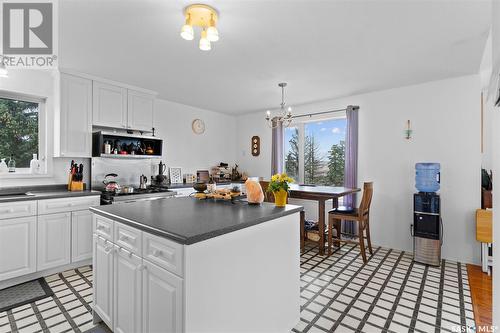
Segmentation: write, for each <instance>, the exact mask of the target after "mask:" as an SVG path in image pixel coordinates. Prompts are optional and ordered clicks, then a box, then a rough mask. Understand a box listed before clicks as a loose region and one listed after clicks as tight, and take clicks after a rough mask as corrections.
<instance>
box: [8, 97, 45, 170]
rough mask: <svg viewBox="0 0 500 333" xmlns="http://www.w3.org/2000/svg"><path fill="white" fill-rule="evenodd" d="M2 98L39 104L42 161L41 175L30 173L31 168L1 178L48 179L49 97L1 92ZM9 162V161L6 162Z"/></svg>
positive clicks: (40, 159) (40, 157) (40, 158)
mask: <svg viewBox="0 0 500 333" xmlns="http://www.w3.org/2000/svg"><path fill="white" fill-rule="evenodd" d="M0 98H5V99H12V100H21V101H26V102H31V103H38V160H39V161H40V173H39V174H32V173H30V168H29V167H27V168H17V167H16V172H13V173H5V174H0V178H7V179H9V178H39V177H47V175H48V167H47V141H48V140H47V134H48V131H47V112H46V104H47V97H42V96H35V95H29V94H24V93H18V92H13V91H6V90H0ZM6 162H7V161H6Z"/></svg>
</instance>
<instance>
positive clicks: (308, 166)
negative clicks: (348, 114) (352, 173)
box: [285, 128, 345, 186]
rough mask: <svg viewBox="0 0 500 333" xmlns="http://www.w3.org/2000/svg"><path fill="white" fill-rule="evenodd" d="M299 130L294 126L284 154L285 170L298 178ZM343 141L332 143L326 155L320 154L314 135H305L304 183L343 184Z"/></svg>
mask: <svg viewBox="0 0 500 333" xmlns="http://www.w3.org/2000/svg"><path fill="white" fill-rule="evenodd" d="M298 137H299V131H298V129H297V128H295V130H294V132H293V133H292V136H291V138H290V140H289V145H290V148H289V150H288V152H287V154H286V156H285V172H286V173H287V174H288V175H289V176H290V177H292V178H294V179H295V180H298V179H299V139H298ZM344 164H345V141H340V142H339V143H338V144H334V145H332V147H331V148H330V150H329V151H328V154H327V156H326V157H325V156H322V155H321V152H320V147H319V145H318V143H317V141H316V139H315V137H314V135H307V136H306V137H305V143H304V183H306V184H316V185H332V186H343V184H344Z"/></svg>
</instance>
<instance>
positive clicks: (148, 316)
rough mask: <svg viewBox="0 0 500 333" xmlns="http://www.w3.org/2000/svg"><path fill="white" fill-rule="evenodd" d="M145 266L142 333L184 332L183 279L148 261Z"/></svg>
mask: <svg viewBox="0 0 500 333" xmlns="http://www.w3.org/2000/svg"><path fill="white" fill-rule="evenodd" d="M143 264H144V274H143V288H142V292H143V298H142V321H143V328H142V332H143V333H153V332H182V331H183V321H182V320H183V319H182V317H183V301H182V299H183V289H182V279H181V278H179V277H177V276H175V275H174V274H172V273H170V272H168V271H167V270H165V269H163V268H160V267H158V266H156V265H155V264H153V263H150V262H148V261H147V260H143Z"/></svg>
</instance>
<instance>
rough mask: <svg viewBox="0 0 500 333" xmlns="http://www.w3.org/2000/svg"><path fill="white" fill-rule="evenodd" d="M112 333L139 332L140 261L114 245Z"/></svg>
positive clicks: (140, 302)
mask: <svg viewBox="0 0 500 333" xmlns="http://www.w3.org/2000/svg"><path fill="white" fill-rule="evenodd" d="M114 248H115V251H114V254H113V257H114V259H113V261H114V268H113V276H114V277H113V281H114V283H113V288H114V290H113V295H114V296H113V300H114V302H113V324H114V327H113V332H115V333H135V332H141V327H142V313H141V309H142V271H143V266H142V259H141V258H140V257H138V256H136V255H135V254H132V252H129V251H127V250H125V249H123V248H120V247H118V246H117V245H114Z"/></svg>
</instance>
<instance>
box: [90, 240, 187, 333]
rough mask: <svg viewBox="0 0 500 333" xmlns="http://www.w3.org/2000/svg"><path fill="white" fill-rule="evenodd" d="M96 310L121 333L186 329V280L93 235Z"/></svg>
mask: <svg viewBox="0 0 500 333" xmlns="http://www.w3.org/2000/svg"><path fill="white" fill-rule="evenodd" d="M93 271H94V311H95V312H96V313H97V314H98V315H99V317H100V318H101V319H102V320H103V321H104V322H105V323H106V324H107V325H108V326H109V327H110V328H111V329H112V330H113V332H119V333H135V332H144V333H153V332H155V333H156V332H182V331H183V280H182V278H180V277H178V276H176V275H174V274H173V273H171V272H169V271H167V270H165V269H163V268H161V267H159V266H157V265H155V264H153V263H151V262H149V261H147V260H144V259H143V258H141V257H139V256H137V255H136V254H133V253H132V252H130V251H128V250H126V249H124V248H122V247H119V246H117V245H116V244H113V243H111V242H110V241H107V240H105V239H104V238H102V237H100V236H97V235H96V234H94V267H93Z"/></svg>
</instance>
